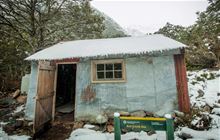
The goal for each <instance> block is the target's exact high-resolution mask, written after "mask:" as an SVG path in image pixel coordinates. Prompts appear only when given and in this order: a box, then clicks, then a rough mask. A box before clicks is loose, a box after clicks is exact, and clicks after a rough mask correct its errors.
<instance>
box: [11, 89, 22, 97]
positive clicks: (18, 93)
mask: <svg viewBox="0 0 220 140" xmlns="http://www.w3.org/2000/svg"><path fill="white" fill-rule="evenodd" d="M20 93H21V91H20V90H19V89H17V90H16V91H15V92H14V93H13V94H12V98H13V99H16V98H17V97H18V96H19V95H20Z"/></svg>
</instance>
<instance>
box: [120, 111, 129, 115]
mask: <svg viewBox="0 0 220 140" xmlns="http://www.w3.org/2000/svg"><path fill="white" fill-rule="evenodd" d="M119 114H120V116H130V113H129V112H126V111H120V112H119Z"/></svg>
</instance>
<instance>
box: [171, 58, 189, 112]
mask: <svg viewBox="0 0 220 140" xmlns="http://www.w3.org/2000/svg"><path fill="white" fill-rule="evenodd" d="M174 61H175V72H176V85H177V92H178V104H179V110H180V111H182V112H186V113H187V112H189V111H190V103H189V95H188V85H187V77H186V65H185V61H184V54H178V55H174Z"/></svg>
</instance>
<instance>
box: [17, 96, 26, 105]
mask: <svg viewBox="0 0 220 140" xmlns="http://www.w3.org/2000/svg"><path fill="white" fill-rule="evenodd" d="M26 99H27V96H23V95H22V96H19V97H18V98H17V99H16V100H17V102H18V103H20V104H24V103H25V102H26Z"/></svg>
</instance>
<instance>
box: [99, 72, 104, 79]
mask: <svg viewBox="0 0 220 140" xmlns="http://www.w3.org/2000/svg"><path fill="white" fill-rule="evenodd" d="M97 78H98V79H104V78H105V76H104V72H97Z"/></svg>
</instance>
